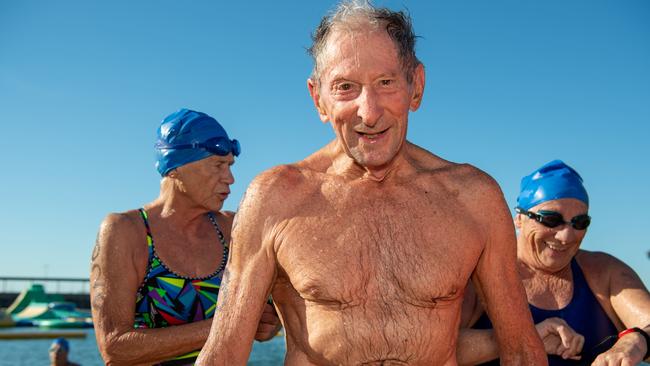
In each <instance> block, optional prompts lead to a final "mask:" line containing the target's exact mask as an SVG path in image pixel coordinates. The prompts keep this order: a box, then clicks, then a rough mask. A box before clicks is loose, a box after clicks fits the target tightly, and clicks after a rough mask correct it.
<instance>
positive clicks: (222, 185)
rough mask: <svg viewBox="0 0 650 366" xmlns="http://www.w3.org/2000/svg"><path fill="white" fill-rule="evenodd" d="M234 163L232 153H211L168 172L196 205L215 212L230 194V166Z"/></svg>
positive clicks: (232, 179) (231, 176)
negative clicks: (221, 154)
mask: <svg viewBox="0 0 650 366" xmlns="http://www.w3.org/2000/svg"><path fill="white" fill-rule="evenodd" d="M234 163H235V158H234V157H233V155H232V154H228V155H226V156H219V155H212V156H209V157H207V158H205V159H201V160H197V161H194V162H191V163H189V164H185V165H183V166H180V167H178V168H176V169H175V170H174V171H172V172H170V173H169V174H168V176H169V177H170V178H172V179H176V180H177V183H178V187H180V189H181V191H182V192H183V193H184V194H185V195H187V196H188V197H189V198H191V199H192V200H193V201H194V202H195V203H196V204H197V205H200V206H202V207H204V208H206V209H208V210H210V211H213V212H217V211H219V210H221V208H222V207H223V202H224V201H225V200H226V198H228V195H230V185H231V184H233V183H234V182H235V178H234V176H233V175H232V171H231V167H232V165H233V164H234Z"/></svg>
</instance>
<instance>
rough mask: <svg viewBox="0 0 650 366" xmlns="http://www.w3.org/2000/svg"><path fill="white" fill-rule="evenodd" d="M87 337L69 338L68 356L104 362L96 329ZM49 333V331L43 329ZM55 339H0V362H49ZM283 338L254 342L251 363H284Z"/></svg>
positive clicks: (88, 363)
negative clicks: (98, 345) (96, 336)
mask: <svg viewBox="0 0 650 366" xmlns="http://www.w3.org/2000/svg"><path fill="white" fill-rule="evenodd" d="M82 330H83V331H84V332H85V333H86V338H69V339H68V341H69V342H70V355H69V357H68V358H69V359H70V361H72V362H76V363H78V364H80V365H82V366H101V365H104V362H103V361H102V358H101V357H100V356H99V351H98V350H97V342H96V341H95V331H94V330H93V329H82ZM35 331H39V330H38V329H37V328H9V329H1V330H0V333H9V332H14V333H20V332H35ZM44 332H46V331H44ZM50 344H52V339H33V340H22V339H21V340H0V365H2V366H5V365H6V366H9V365H11V366H22V365H25V366H28V365H29V366H39V365H43V366H45V365H49V362H50V361H49V356H48V349H49V348H50ZM284 353H285V343H284V337H275V338H273V339H272V340H270V341H268V342H263V343H260V342H255V343H254V344H253V351H252V352H251V356H250V358H249V360H248V365H249V366H251V365H252V366H267V365H268V366H279V365H283V364H284Z"/></svg>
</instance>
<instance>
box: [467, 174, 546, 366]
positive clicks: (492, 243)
mask: <svg viewBox="0 0 650 366" xmlns="http://www.w3.org/2000/svg"><path fill="white" fill-rule="evenodd" d="M478 180H479V181H481V182H482V183H483V184H482V186H483V187H482V188H481V189H480V190H479V192H478V193H477V205H478V206H477V207H475V208H474V212H476V213H477V221H478V222H479V225H480V226H481V228H482V229H483V233H484V235H485V238H486V240H485V247H484V248H483V252H482V253H481V255H480V258H479V260H478V263H477V266H476V270H475V273H474V276H473V282H474V284H475V285H476V291H477V292H478V293H480V294H482V297H483V298H484V301H485V306H486V311H487V313H488V315H489V316H490V320H491V321H492V324H493V326H494V332H495V335H496V338H497V341H498V343H499V348H500V357H501V361H502V362H503V364H510V363H511V362H514V363H518V362H523V363H524V364H527V363H530V364H536V365H537V364H540V365H543V364H545V363H546V355H545V353H544V350H543V345H542V343H541V340H540V339H539V337H538V336H537V333H536V332H535V328H534V326H533V322H532V317H531V315H530V310H529V309H528V303H527V301H526V294H525V292H524V288H523V285H522V283H521V280H520V277H519V274H518V272H517V255H516V253H517V249H516V240H515V231H514V225H513V222H512V217H511V216H510V213H509V210H508V207H507V205H506V203H505V200H504V199H503V194H502V193H501V189H500V188H499V186H498V185H497V183H496V182H495V181H494V180H493V179H492V178H490V177H489V176H487V175H484V176H481V177H479V179H478ZM486 213H489V214H486Z"/></svg>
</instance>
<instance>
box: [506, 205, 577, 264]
mask: <svg viewBox="0 0 650 366" xmlns="http://www.w3.org/2000/svg"><path fill="white" fill-rule="evenodd" d="M587 210H588V207H587V205H586V204H585V203H584V202H582V201H579V200H577V199H573V198H563V199H558V200H552V201H546V202H543V203H540V204H539V205H537V206H534V207H532V208H530V209H529V210H528V211H529V212H535V213H537V212H539V211H552V212H557V213H559V214H561V215H562V217H563V218H564V221H565V222H566V221H571V219H572V218H573V217H575V216H578V215H584V214H587ZM515 226H516V227H517V228H518V229H519V235H518V237H517V256H518V257H519V260H521V261H523V262H524V263H526V264H527V265H529V266H530V267H533V268H535V269H538V270H542V271H544V272H550V273H554V272H557V271H559V270H561V269H563V268H566V266H568V265H569V263H570V262H571V259H572V258H573V256H574V255H575V254H576V253H577V252H578V249H579V248H580V243H582V239H583V238H584V237H585V234H586V233H587V230H586V229H585V230H577V229H575V228H574V227H573V226H572V225H571V224H570V223H568V224H567V223H565V224H561V225H559V226H556V227H554V228H550V227H546V226H544V225H542V224H541V223H539V222H537V221H535V220H534V219H531V218H529V217H527V216H526V215H523V214H517V216H515Z"/></svg>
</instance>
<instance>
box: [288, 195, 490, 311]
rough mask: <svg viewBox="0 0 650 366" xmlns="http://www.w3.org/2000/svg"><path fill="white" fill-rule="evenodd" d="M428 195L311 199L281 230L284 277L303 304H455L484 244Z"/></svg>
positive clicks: (469, 224)
mask: <svg viewBox="0 0 650 366" xmlns="http://www.w3.org/2000/svg"><path fill="white" fill-rule="evenodd" d="M428 195H429V192H425V191H409V192H406V193H403V192H402V194H398V195H389V194H387V195H386V196H381V195H374V196H372V195H371V196H360V197H355V196H354V195H351V194H346V193H343V194H341V196H340V197H338V199H337V198H336V197H332V196H327V195H316V196H315V197H313V198H312V200H311V201H310V204H309V205H308V206H305V208H304V209H302V210H300V211H301V212H299V213H297V215H296V216H295V217H293V218H291V219H290V220H287V221H286V222H285V223H284V226H283V228H282V230H280V231H279V235H278V237H277V241H278V242H277V248H278V251H277V255H278V264H279V266H280V269H281V274H282V275H281V276H284V277H286V278H285V280H286V281H288V282H290V284H291V286H292V287H293V288H294V289H295V291H296V292H297V294H298V295H299V296H300V297H302V298H303V299H305V300H306V301H311V302H316V303H322V304H332V305H336V306H342V307H347V306H355V305H364V304H366V303H373V304H377V303H379V304H382V303H391V302H393V301H398V302H407V303H409V304H411V305H414V306H420V307H434V306H437V305H439V304H441V303H444V301H445V300H455V299H457V298H458V297H459V296H460V295H461V294H462V291H463V289H464V287H465V285H466V282H467V280H468V278H469V276H470V275H471V272H472V271H473V268H474V266H475V264H476V261H477V259H478V256H479V255H480V252H481V250H482V248H483V245H484V238H482V236H481V232H480V230H478V229H477V228H476V227H475V224H474V223H473V221H472V220H470V219H468V218H469V216H468V215H467V212H465V209H464V208H463V207H462V205H460V204H458V203H457V202H455V201H454V200H450V199H436V197H428Z"/></svg>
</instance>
